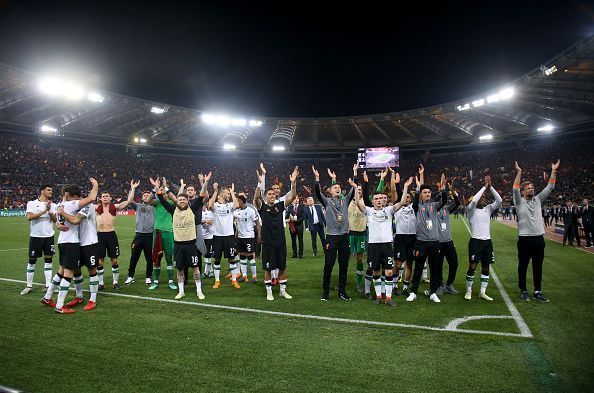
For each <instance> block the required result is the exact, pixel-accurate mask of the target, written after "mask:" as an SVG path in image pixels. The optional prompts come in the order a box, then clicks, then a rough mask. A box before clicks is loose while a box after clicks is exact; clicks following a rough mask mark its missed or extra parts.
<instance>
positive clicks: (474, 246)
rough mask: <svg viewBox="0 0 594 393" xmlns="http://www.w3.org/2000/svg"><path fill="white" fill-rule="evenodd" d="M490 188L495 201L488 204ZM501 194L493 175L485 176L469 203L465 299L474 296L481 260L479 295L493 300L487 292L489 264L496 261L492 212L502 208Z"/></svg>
mask: <svg viewBox="0 0 594 393" xmlns="http://www.w3.org/2000/svg"><path fill="white" fill-rule="evenodd" d="M486 190H489V191H490V192H491V195H493V197H494V198H495V202H493V203H491V204H489V205H487V202H486V197H485V194H484V193H485V191H486ZM501 202H502V199H501V196H500V195H499V194H498V193H497V191H496V190H495V188H493V186H492V185H491V176H485V185H484V186H483V188H481V189H480V190H479V191H478V192H477V193H476V195H475V196H473V197H472V200H471V201H470V203H469V204H468V222H469V223H470V232H471V233H470V240H469V241H468V272H466V294H465V295H464V299H466V300H470V299H471V298H472V282H473V280H474V272H475V271H476V267H477V265H478V263H479V261H480V262H481V289H480V292H479V297H480V298H481V299H484V300H489V301H491V300H493V298H492V297H490V296H488V295H487V294H486V291H487V285H489V266H490V265H491V264H492V263H495V253H494V252H493V242H492V241H491V214H492V213H493V212H494V211H495V210H497V209H499V208H501Z"/></svg>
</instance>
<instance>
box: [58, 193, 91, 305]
mask: <svg viewBox="0 0 594 393" xmlns="http://www.w3.org/2000/svg"><path fill="white" fill-rule="evenodd" d="M59 213H60V216H62V217H64V219H65V220H66V221H68V222H69V223H71V224H74V225H78V232H79V234H78V235H79V239H80V266H81V267H79V268H78V269H76V270H75V271H74V289H75V290H76V297H75V298H74V299H73V300H71V301H70V302H69V303H67V304H66V307H69V308H70V307H74V306H76V305H77V304H80V303H82V302H83V276H82V271H81V269H82V266H86V267H87V269H88V271H89V289H90V293H91V297H90V299H89V303H88V304H87V305H86V306H85V307H84V308H83V310H85V311H89V310H92V309H94V308H95V307H96V305H97V292H98V291H99V276H98V275H97V267H98V266H99V238H98V235H97V214H96V206H95V205H93V204H90V205H88V206H85V207H83V208H82V209H80V210H79V211H78V213H77V214H76V216H74V215H71V214H68V213H66V212H65V211H64V209H63V208H60V210H59Z"/></svg>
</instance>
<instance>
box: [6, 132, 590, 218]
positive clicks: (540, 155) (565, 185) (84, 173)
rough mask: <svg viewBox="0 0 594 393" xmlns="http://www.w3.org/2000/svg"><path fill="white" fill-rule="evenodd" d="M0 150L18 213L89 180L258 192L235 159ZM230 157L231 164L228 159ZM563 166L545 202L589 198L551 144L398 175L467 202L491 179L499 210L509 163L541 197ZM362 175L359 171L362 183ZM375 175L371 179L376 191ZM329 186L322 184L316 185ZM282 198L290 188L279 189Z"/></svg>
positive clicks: (121, 186) (429, 159)
mask: <svg viewBox="0 0 594 393" xmlns="http://www.w3.org/2000/svg"><path fill="white" fill-rule="evenodd" d="M0 136H1V137H2V145H3V147H2V149H1V150H0V207H2V208H4V209H16V208H23V207H24V206H25V205H26V203H27V201H28V200H31V199H33V198H35V197H36V196H37V189H38V187H39V186H40V185H41V184H46V183H47V184H51V185H53V186H54V187H58V188H59V187H60V186H61V185H63V184H67V183H75V184H79V185H82V186H86V185H87V183H88V178H89V177H91V176H92V177H95V178H97V180H98V181H99V183H100V189H101V190H102V191H109V192H111V193H112V195H113V196H114V198H121V197H124V196H125V195H126V194H127V191H128V188H129V183H130V180H131V179H140V181H141V186H140V189H147V188H149V184H150V183H149V181H148V179H149V177H151V176H152V177H156V176H170V178H169V179H168V180H169V182H170V183H173V184H177V183H178V182H179V179H184V180H185V182H186V183H187V184H193V183H198V180H197V175H198V173H207V172H208V171H212V172H213V180H212V182H218V183H219V184H221V185H226V186H228V185H231V183H235V187H236V189H237V190H241V191H246V192H247V193H248V194H250V195H251V194H252V192H253V189H254V188H255V186H256V183H257V180H256V169H257V168H258V164H259V162H260V160H257V159H244V158H241V156H240V155H236V156H235V155H233V156H231V155H227V156H223V157H221V158H208V157H199V156H177V155H160V154H157V155H151V157H150V158H147V157H138V156H135V155H132V154H131V153H128V152H126V150H125V148H124V147H123V146H122V147H107V146H106V145H96V144H84V143H81V142H71V141H67V140H48V139H47V138H44V139H40V138H39V137H37V136H23V135H17V134H8V133H7V134H1V135H0ZM355 155H356V154H355V153H353V156H352V158H350V159H344V160H340V159H307V160H303V159H301V160H292V159H286V158H284V157H279V159H274V160H264V162H265V164H266V167H267V169H268V172H269V174H268V175H267V178H268V179H269V181H270V182H280V183H284V184H287V183H288V176H289V173H290V172H291V170H292V169H293V167H294V166H295V165H299V167H300V168H301V171H300V179H299V180H298V185H299V193H300V194H304V193H307V189H308V188H309V187H312V186H313V183H314V179H313V175H312V172H311V165H312V164H313V165H315V166H316V167H317V168H318V169H321V170H322V171H324V172H325V168H327V167H330V168H331V169H332V170H333V171H335V172H336V174H337V176H338V179H339V181H342V182H343V184H346V180H347V179H348V178H349V177H351V176H352V167H353V164H354V160H355ZM230 157H234V158H230ZM557 158H560V159H561V166H560V169H559V174H558V179H559V181H558V182H557V188H556V190H555V191H554V194H553V196H552V198H550V200H549V202H550V204H552V203H561V202H564V201H565V200H567V199H573V200H581V198H583V197H592V188H593V183H594V177H593V173H594V171H593V169H594V162H593V161H592V159H591V156H590V151H588V149H587V148H586V149H576V144H575V143H574V142H571V143H565V142H560V143H552V144H547V145H538V146H531V147H521V148H513V149H491V150H482V151H478V152H465V153H450V154H431V155H427V156H425V159H424V160H423V161H421V160H418V159H417V160H411V159H407V157H406V152H405V154H404V157H403V159H402V160H401V164H400V168H399V170H398V171H399V172H400V173H401V174H402V176H403V177H408V176H411V175H414V174H415V173H416V171H417V168H418V165H419V164H420V163H423V164H424V166H425V168H426V171H425V173H426V177H425V178H426V182H431V183H436V182H437V181H438V179H439V176H440V175H441V173H445V174H446V176H447V177H448V179H452V178H453V179H454V182H455V186H456V188H457V189H458V190H459V192H460V193H461V195H462V197H463V202H467V199H468V197H470V196H471V195H473V194H474V193H476V191H477V190H479V189H480V188H481V185H482V178H483V176H484V175H487V174H488V175H490V176H491V177H492V179H493V185H494V187H495V188H496V190H497V191H498V192H499V193H500V194H501V195H502V197H503V199H504V207H506V206H509V204H510V202H511V190H512V182H513V179H514V176H515V171H514V160H517V161H518V162H519V163H520V166H521V167H522V169H523V171H524V172H523V179H528V180H532V181H533V182H534V183H535V187H536V190H540V189H542V188H543V187H544V186H545V185H546V182H547V180H548V179H547V178H546V176H548V174H549V173H550V165H551V163H552V162H553V161H555V160H556V159H557ZM361 174H362V171H361V170H360V171H359V176H360V177H361ZM377 175H378V172H377V171H374V172H373V173H372V174H371V175H370V181H371V182H372V183H377V180H378V178H377ZM324 179H325V180H327V183H328V184H329V181H330V179H329V178H327V177H325V176H324V175H323V176H322V183H324V182H325V180H324ZM283 189H284V190H287V189H288V187H287V186H285V187H284V188H283Z"/></svg>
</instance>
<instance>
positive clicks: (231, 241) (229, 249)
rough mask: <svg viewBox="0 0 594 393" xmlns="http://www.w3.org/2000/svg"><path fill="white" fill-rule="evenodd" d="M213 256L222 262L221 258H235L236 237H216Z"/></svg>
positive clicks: (213, 239)
mask: <svg viewBox="0 0 594 393" xmlns="http://www.w3.org/2000/svg"><path fill="white" fill-rule="evenodd" d="M212 254H213V257H214V259H216V260H220V259H221V256H224V257H225V258H227V259H230V258H233V257H235V236H233V235H230V236H214V237H213V238H212Z"/></svg>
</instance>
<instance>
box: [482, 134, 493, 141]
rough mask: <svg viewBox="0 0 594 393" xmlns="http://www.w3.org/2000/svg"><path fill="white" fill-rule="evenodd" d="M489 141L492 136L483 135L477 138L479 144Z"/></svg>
mask: <svg viewBox="0 0 594 393" xmlns="http://www.w3.org/2000/svg"><path fill="white" fill-rule="evenodd" d="M491 140H493V134H485V135H481V136H479V141H481V142H486V141H491Z"/></svg>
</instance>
